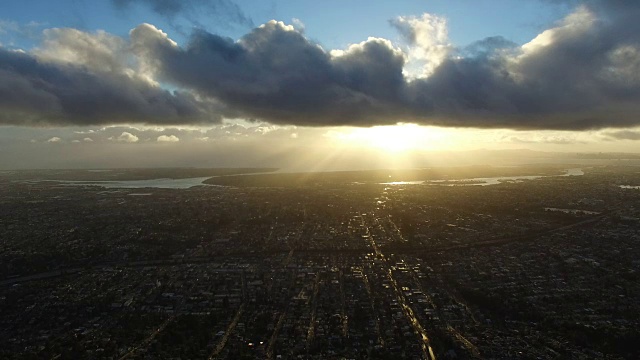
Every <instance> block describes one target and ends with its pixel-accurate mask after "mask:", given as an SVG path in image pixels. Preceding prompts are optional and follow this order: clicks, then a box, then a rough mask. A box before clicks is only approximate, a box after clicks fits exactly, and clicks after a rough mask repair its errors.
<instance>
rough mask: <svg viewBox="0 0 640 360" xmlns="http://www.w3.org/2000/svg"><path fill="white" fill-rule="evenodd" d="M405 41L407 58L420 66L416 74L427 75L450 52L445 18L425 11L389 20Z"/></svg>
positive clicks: (451, 47)
mask: <svg viewBox="0 0 640 360" xmlns="http://www.w3.org/2000/svg"><path fill="white" fill-rule="evenodd" d="M389 23H390V24H391V25H392V26H393V27H395V28H396V29H397V30H398V31H400V34H402V35H403V36H404V38H405V40H406V41H408V42H409V44H411V45H412V46H411V47H410V48H409V50H408V52H409V60H410V64H411V62H412V61H414V62H416V63H417V64H416V65H414V66H419V67H421V68H422V69H421V71H420V73H419V74H418V75H419V76H421V77H424V76H428V75H430V74H431V73H433V71H434V70H435V68H436V67H437V66H438V65H440V64H441V63H442V62H443V61H444V60H445V59H446V58H447V57H448V56H449V54H450V53H451V51H452V50H453V46H452V45H451V43H450V42H449V31H448V27H447V20H446V19H445V18H443V17H440V16H437V15H432V14H428V13H425V14H423V15H422V16H419V17H417V16H398V17H396V18H394V19H392V20H390V21H389Z"/></svg>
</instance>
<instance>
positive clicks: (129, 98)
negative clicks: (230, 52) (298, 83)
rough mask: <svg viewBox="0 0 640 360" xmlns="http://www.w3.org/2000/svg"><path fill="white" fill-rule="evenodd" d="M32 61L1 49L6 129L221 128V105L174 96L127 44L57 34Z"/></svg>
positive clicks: (0, 120) (0, 118) (0, 98)
mask: <svg viewBox="0 0 640 360" xmlns="http://www.w3.org/2000/svg"><path fill="white" fill-rule="evenodd" d="M44 39H45V40H44V43H43V44H42V46H41V47H39V48H37V49H35V50H34V51H32V52H31V53H27V52H24V51H15V50H8V49H5V48H2V47H0V110H2V111H1V112H0V124H14V125H27V126H29V125H30V126H39V125H95V124H114V123H147V122H153V123H157V124H162V123H171V124H180V123H190V124H193V123H216V122H219V121H220V120H221V118H222V115H221V114H222V113H221V112H220V111H217V110H214V109H215V107H216V106H218V105H216V104H215V103H214V102H212V101H209V100H206V101H205V100H201V99H198V98H197V96H195V95H194V94H192V93H190V92H189V91H184V90H176V91H168V90H165V89H163V88H161V87H160V86H159V85H157V84H156V83H154V82H153V81H150V80H149V78H147V77H146V76H144V74H142V73H143V71H141V69H139V68H137V67H129V66H127V65H126V64H127V62H128V61H129V60H130V56H132V54H129V53H127V52H126V50H125V48H126V47H127V45H126V44H125V43H124V41H123V40H121V39H119V38H117V37H114V36H112V35H108V34H105V33H103V32H98V33H95V34H89V33H84V32H80V31H78V30H74V29H51V30H47V31H45V33H44ZM139 70H140V71H139Z"/></svg>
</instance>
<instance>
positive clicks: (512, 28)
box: [0, 0, 640, 170]
mask: <svg viewBox="0 0 640 360" xmlns="http://www.w3.org/2000/svg"><path fill="white" fill-rule="evenodd" d="M639 15H640V2H637V1H634V0H606V1H605V0H521V1H513V0H476V1H471V0H446V1H445V0H406V1H393V2H390V1H360V0H352V1H323V2H316V1H303V0H300V1H255V0H254V1H250V0H181V1H179V0H91V1H89V0H60V1H55V2H53V1H43V0H21V1H17V0H15V1H14V0H5V1H2V2H1V3H0V169H25V168H103V167H152V166H202V167H205V166H207V167H208V166H269V167H281V168H289V169H296V170H298V169H299V170H326V169H350V168H375V167H413V166H429V165H430V164H432V163H434V158H438V157H440V158H441V156H440V154H443V153H454V154H455V153H457V154H463V153H464V154H467V153H468V152H470V151H476V152H478V153H480V152H481V151H480V150H496V151H497V150H522V149H528V150H534V151H548V152H565V153H576V152H638V150H637V148H638V144H640V23H638V22H637V21H636V19H637V18H638V16H639ZM434 154H439V155H437V156H435V155H434ZM474 161H477V162H482V161H483V159H482V158H481V157H480V158H477V159H474Z"/></svg>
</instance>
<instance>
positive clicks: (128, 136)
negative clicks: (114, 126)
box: [109, 131, 139, 143]
mask: <svg viewBox="0 0 640 360" xmlns="http://www.w3.org/2000/svg"><path fill="white" fill-rule="evenodd" d="M109 140H111V141H117V142H125V143H135V142H138V140H139V139H138V137H137V136H135V135H133V134H132V133H129V132H126V131H124V132H123V133H122V134H120V136H118V137H114V136H112V137H110V138H109Z"/></svg>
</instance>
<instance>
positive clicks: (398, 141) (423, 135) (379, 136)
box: [328, 124, 449, 153]
mask: <svg viewBox="0 0 640 360" xmlns="http://www.w3.org/2000/svg"><path fill="white" fill-rule="evenodd" d="M328 136H329V137H331V138H334V139H336V140H339V141H340V142H342V143H344V144H345V145H349V146H357V147H368V148H371V149H378V150H383V151H385V152H389V153H400V152H405V151H413V150H436V149H441V148H442V147H443V146H446V142H447V141H446V140H447V138H448V137H449V134H448V132H447V130H445V129H439V128H433V127H425V126H418V125H415V124H398V125H392V126H374V127H370V128H353V129H348V130H347V131H344V130H340V131H333V132H330V133H329V134H328Z"/></svg>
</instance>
